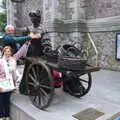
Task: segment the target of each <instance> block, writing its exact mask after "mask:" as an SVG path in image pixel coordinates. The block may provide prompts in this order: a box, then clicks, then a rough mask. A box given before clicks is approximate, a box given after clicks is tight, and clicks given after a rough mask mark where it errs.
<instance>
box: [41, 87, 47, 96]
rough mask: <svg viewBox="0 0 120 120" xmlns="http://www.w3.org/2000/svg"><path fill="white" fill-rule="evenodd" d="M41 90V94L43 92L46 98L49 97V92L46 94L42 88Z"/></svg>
mask: <svg viewBox="0 0 120 120" xmlns="http://www.w3.org/2000/svg"><path fill="white" fill-rule="evenodd" d="M40 90H41V92H42V93H43V94H44V95H45V96H46V97H48V94H47V92H45V91H44V90H43V89H42V88H40Z"/></svg>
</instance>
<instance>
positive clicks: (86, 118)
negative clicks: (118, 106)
mask: <svg viewBox="0 0 120 120" xmlns="http://www.w3.org/2000/svg"><path fill="white" fill-rule="evenodd" d="M102 115H104V113H103V112H100V111H98V110H96V109H94V108H88V109H86V110H84V111H81V112H79V113H76V114H74V115H72V116H73V117H75V118H77V119H78V120H96V119H97V118H98V117H100V116H102Z"/></svg>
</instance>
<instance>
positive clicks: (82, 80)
mask: <svg viewBox="0 0 120 120" xmlns="http://www.w3.org/2000/svg"><path fill="white" fill-rule="evenodd" d="M80 81H81V82H85V83H88V81H87V80H84V79H81V78H80Z"/></svg>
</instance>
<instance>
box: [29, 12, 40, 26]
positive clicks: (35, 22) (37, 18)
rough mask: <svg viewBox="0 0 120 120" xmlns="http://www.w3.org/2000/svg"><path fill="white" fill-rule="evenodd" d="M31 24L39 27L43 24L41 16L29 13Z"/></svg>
mask: <svg viewBox="0 0 120 120" xmlns="http://www.w3.org/2000/svg"><path fill="white" fill-rule="evenodd" d="M29 16H30V19H31V22H32V23H33V25H34V26H36V27H37V26H38V25H39V24H40V22H41V15H40V13H38V12H30V13H29Z"/></svg>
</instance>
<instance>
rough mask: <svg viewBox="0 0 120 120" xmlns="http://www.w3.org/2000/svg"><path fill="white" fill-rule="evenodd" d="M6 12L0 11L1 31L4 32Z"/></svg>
mask: <svg viewBox="0 0 120 120" xmlns="http://www.w3.org/2000/svg"><path fill="white" fill-rule="evenodd" d="M6 23H7V22H6V14H5V13H0V31H1V32H4V28H5V26H6Z"/></svg>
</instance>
